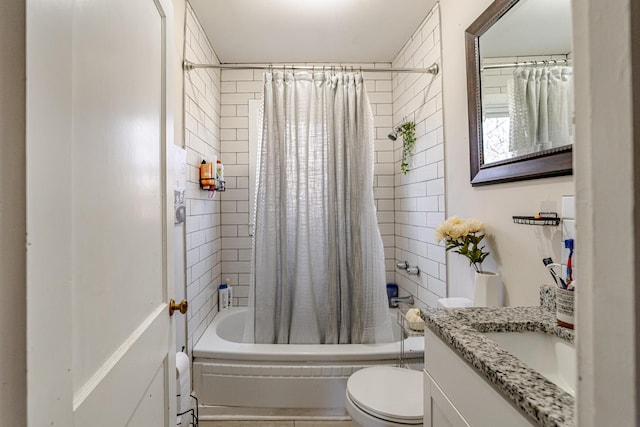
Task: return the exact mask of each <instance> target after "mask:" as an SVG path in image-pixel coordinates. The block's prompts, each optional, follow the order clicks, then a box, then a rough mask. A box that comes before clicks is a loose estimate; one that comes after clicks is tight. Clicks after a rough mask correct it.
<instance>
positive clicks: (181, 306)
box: [169, 298, 189, 316]
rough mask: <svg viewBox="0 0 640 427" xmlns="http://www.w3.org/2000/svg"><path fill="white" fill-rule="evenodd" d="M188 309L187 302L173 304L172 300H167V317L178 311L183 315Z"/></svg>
mask: <svg viewBox="0 0 640 427" xmlns="http://www.w3.org/2000/svg"><path fill="white" fill-rule="evenodd" d="M188 309H189V303H188V302H187V300H184V299H183V300H182V301H180V302H175V300H174V299H173V298H172V299H171V300H169V316H173V312H174V311H176V310H178V311H179V312H180V313H182V314H185V313H186V312H187V310H188Z"/></svg>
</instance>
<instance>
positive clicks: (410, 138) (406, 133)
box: [398, 122, 416, 175]
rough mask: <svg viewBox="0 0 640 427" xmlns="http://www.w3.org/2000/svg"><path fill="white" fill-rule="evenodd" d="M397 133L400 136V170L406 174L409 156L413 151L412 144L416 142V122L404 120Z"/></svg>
mask: <svg viewBox="0 0 640 427" xmlns="http://www.w3.org/2000/svg"><path fill="white" fill-rule="evenodd" d="M398 133H399V134H400V135H401V136H402V163H401V164H400V171H402V173H403V174H404V175H406V174H407V172H409V156H411V154H412V153H413V146H414V145H415V144H416V124H415V123H414V122H404V123H402V124H401V125H400V127H399V129H398Z"/></svg>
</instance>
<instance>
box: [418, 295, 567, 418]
mask: <svg viewBox="0 0 640 427" xmlns="http://www.w3.org/2000/svg"><path fill="white" fill-rule="evenodd" d="M422 317H423V319H424V320H425V322H426V324H427V326H428V327H429V329H431V330H432V331H433V332H434V333H435V334H436V335H438V336H439V337H440V338H441V339H442V340H443V341H444V342H445V343H447V344H448V345H449V346H450V347H452V348H453V349H454V351H456V352H457V353H458V354H459V355H460V356H461V357H462V358H463V359H465V360H466V361H467V362H469V363H470V364H471V365H472V366H473V368H474V369H475V370H477V371H478V373H479V374H480V375H482V376H483V377H484V378H486V379H487V380H488V381H490V382H491V383H492V384H494V386H495V387H496V388H497V389H498V390H500V391H501V392H502V393H503V395H504V396H506V397H508V398H510V399H511V400H512V401H513V402H514V403H515V404H516V406H518V407H519V408H521V409H522V410H523V411H524V412H525V413H526V414H527V415H529V417H530V419H532V421H533V422H534V423H536V424H538V425H540V426H543V427H555V426H574V425H575V419H574V404H575V398H574V397H573V396H571V395H570V394H568V393H567V392H565V391H564V390H562V389H560V388H559V387H558V386H557V385H555V384H553V383H552V382H550V381H549V380H547V379H546V378H544V377H543V376H542V375H540V374H539V373H538V372H536V371H534V370H533V369H531V368H529V367H527V366H526V365H525V364H524V363H523V362H521V361H520V360H519V359H518V358H516V357H515V356H513V355H512V354H511V353H509V352H508V351H506V350H504V349H502V347H500V346H498V345H497V344H495V343H494V342H493V341H491V340H490V339H488V338H486V337H485V336H483V335H482V334H481V332H508V331H518V332H519V331H536V332H545V333H550V334H555V335H558V336H560V337H561V338H564V339H566V340H568V341H570V342H573V338H574V334H573V331H572V330H569V329H565V328H562V327H559V326H556V319H555V313H554V312H553V311H549V310H548V308H544V307H505V308H484V307H472V308H460V309H423V310H422Z"/></svg>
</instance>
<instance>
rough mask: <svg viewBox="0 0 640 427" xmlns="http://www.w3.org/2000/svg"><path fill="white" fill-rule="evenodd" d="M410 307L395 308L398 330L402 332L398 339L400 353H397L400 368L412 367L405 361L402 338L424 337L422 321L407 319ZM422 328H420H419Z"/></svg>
mask: <svg viewBox="0 0 640 427" xmlns="http://www.w3.org/2000/svg"><path fill="white" fill-rule="evenodd" d="M410 309H411V307H410V308H400V307H398V308H397V309H396V310H397V312H396V321H397V322H398V325H400V331H401V332H402V339H401V340H400V354H399V355H398V366H399V367H401V368H407V369H414V368H412V367H411V366H409V364H407V363H406V359H407V358H406V357H405V354H406V350H405V348H404V340H405V338H408V337H424V328H425V327H426V325H425V324H424V323H418V322H409V320H408V319H407V312H408V311H409V310H410ZM419 328H422V329H419Z"/></svg>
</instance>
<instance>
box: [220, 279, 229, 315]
mask: <svg viewBox="0 0 640 427" xmlns="http://www.w3.org/2000/svg"><path fill="white" fill-rule="evenodd" d="M228 309H229V287H228V286H227V284H226V283H223V284H222V285H220V286H219V287H218V310H219V311H225V310H228Z"/></svg>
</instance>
